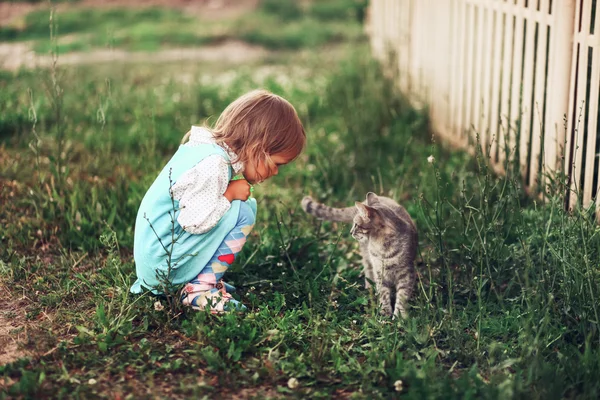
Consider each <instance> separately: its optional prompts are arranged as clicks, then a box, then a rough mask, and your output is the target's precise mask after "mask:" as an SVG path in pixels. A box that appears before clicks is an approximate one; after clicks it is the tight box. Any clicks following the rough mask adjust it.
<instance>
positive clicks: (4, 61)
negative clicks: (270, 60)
mask: <svg viewBox="0 0 600 400" xmlns="http://www.w3.org/2000/svg"><path fill="white" fill-rule="evenodd" d="M267 54H269V52H268V51H267V50H266V49H264V48H262V47H260V46H253V45H249V44H247V43H244V42H240V41H235V40H230V41H225V42H223V43H219V44H216V45H208V46H202V47H194V48H177V49H167V50H159V51H154V52H134V53H131V52H128V51H125V50H119V49H110V50H109V49H99V50H93V51H89V52H72V53H67V54H62V55H60V56H59V58H58V63H59V65H90V64H99V63H107V62H111V63H114V62H117V63H118V62H120V63H161V62H182V61H196V62H200V61H203V62H221V63H224V64H242V63H245V62H250V61H255V60H260V59H261V58H264V57H265V56H266V55H267ZM51 64H52V57H51V56H49V55H40V54H36V53H35V52H34V51H33V50H31V48H30V47H29V46H28V45H27V44H26V43H0V69H5V70H11V71H14V70H17V69H19V68H21V67H26V68H35V67H48V66H50V65H51Z"/></svg>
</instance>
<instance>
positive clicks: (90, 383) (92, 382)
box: [88, 378, 98, 385]
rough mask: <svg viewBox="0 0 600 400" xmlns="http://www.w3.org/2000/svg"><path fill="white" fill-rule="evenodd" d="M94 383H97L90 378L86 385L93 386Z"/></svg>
mask: <svg viewBox="0 0 600 400" xmlns="http://www.w3.org/2000/svg"><path fill="white" fill-rule="evenodd" d="M96 383H98V382H96V380H95V379H94V378H90V380H89V381H88V385H95V384H96Z"/></svg>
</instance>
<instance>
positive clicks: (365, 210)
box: [354, 201, 373, 219]
mask: <svg viewBox="0 0 600 400" xmlns="http://www.w3.org/2000/svg"><path fill="white" fill-rule="evenodd" d="M354 205H356V209H357V210H358V215H360V216H361V217H363V218H368V219H371V217H372V216H373V209H372V208H371V207H368V206H366V205H364V204H363V203H361V202H359V201H357V202H355V203H354Z"/></svg>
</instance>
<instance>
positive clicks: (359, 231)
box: [350, 202, 376, 242]
mask: <svg viewBox="0 0 600 400" xmlns="http://www.w3.org/2000/svg"><path fill="white" fill-rule="evenodd" d="M356 209H357V213H356V215H355V216H354V225H352V230H350V234H351V235H352V237H353V238H354V239H356V240H358V241H359V242H360V241H363V240H367V239H368V238H369V234H370V233H371V229H372V228H373V226H374V224H373V223H374V222H375V221H374V218H375V217H376V215H375V214H374V210H373V209H372V208H370V207H368V206H365V205H364V204H362V203H359V202H356Z"/></svg>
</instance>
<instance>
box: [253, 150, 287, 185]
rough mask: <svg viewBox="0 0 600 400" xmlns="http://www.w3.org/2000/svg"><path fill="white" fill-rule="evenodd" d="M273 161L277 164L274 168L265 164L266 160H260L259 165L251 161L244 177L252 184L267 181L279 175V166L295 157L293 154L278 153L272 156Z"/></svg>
mask: <svg viewBox="0 0 600 400" xmlns="http://www.w3.org/2000/svg"><path fill="white" fill-rule="evenodd" d="M270 158H271V161H272V162H273V164H275V166H274V167H273V168H272V169H269V168H268V167H267V166H266V165H265V161H264V160H260V161H259V162H258V165H254V164H253V163H251V162H249V163H247V164H246V165H245V167H244V178H246V180H247V181H248V182H250V183H251V184H255V183H260V182H262V181H266V180H267V179H269V178H270V177H272V176H274V175H277V174H278V173H279V167H281V166H282V165H285V164H287V163H289V162H290V161H292V160H293V159H294V157H293V156H290V155H289V154H284V153H277V154H273V155H271V156H270Z"/></svg>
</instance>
